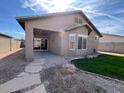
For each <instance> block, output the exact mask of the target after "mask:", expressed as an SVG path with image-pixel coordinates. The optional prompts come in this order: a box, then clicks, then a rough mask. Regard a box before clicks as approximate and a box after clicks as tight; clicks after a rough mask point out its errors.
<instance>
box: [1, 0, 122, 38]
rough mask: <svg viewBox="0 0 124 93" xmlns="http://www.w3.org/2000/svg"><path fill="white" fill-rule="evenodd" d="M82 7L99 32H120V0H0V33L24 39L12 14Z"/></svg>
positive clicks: (24, 14)
mask: <svg viewBox="0 0 124 93" xmlns="http://www.w3.org/2000/svg"><path fill="white" fill-rule="evenodd" d="M72 10H82V11H83V12H84V13H85V15H86V16H87V17H88V18H89V19H90V20H91V22H92V23H93V24H94V25H95V26H96V28H97V29H98V30H99V31H100V32H103V33H110V34H118V35H124V0H2V1H1V2H0V11H1V13H0V32H1V33H5V34H8V35H11V36H13V37H15V38H24V35H25V32H24V30H23V29H22V27H21V26H20V25H19V24H18V22H17V21H16V19H15V17H16V16H28V15H35V14H44V13H53V12H63V11H72Z"/></svg>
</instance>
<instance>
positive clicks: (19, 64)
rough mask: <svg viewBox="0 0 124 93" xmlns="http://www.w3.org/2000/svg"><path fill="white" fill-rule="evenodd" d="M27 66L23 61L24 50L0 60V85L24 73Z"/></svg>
mask: <svg viewBox="0 0 124 93" xmlns="http://www.w3.org/2000/svg"><path fill="white" fill-rule="evenodd" d="M27 64H29V62H26V61H25V59H24V50H20V51H18V52H16V53H14V54H11V55H9V56H7V57H5V58H3V59H1V60H0V84H2V83H4V82H6V81H8V80H10V79H13V78H14V77H16V75H18V74H19V73H20V72H22V71H24V68H25V66H26V65H27Z"/></svg>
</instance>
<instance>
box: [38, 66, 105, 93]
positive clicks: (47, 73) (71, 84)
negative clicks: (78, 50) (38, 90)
mask: <svg viewBox="0 0 124 93" xmlns="http://www.w3.org/2000/svg"><path fill="white" fill-rule="evenodd" d="M75 74H76V73H75ZM40 75H41V81H42V82H45V83H44V85H45V88H46V90H47V92H49V93H106V91H105V90H104V89H102V88H101V87H99V86H97V85H95V84H93V83H90V82H86V80H85V81H84V80H80V79H78V78H77V77H75V75H74V74H71V75H70V74H64V73H62V69H61V67H52V68H49V69H46V70H43V71H41V72H40Z"/></svg>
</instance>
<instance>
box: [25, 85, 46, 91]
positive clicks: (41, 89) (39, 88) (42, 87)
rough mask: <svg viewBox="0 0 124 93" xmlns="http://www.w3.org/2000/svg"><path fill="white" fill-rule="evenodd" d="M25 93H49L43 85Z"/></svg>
mask: <svg viewBox="0 0 124 93" xmlns="http://www.w3.org/2000/svg"><path fill="white" fill-rule="evenodd" d="M25 93H47V92H46V90H45V87H44V85H43V84H42V85H40V86H38V87H36V88H34V89H32V90H30V91H27V92H25Z"/></svg>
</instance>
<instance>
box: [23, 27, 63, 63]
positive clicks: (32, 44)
mask: <svg viewBox="0 0 124 93" xmlns="http://www.w3.org/2000/svg"><path fill="white" fill-rule="evenodd" d="M26 32H27V33H26V35H27V36H26V39H25V40H26V41H25V42H26V43H25V44H26V47H25V56H26V59H27V61H32V60H33V59H35V57H36V56H35V54H34V53H36V52H37V53H38V52H39V53H43V52H42V51H44V53H45V52H48V51H49V52H51V53H54V54H59V55H60V51H61V49H60V48H61V47H60V46H61V34H60V33H61V32H58V31H52V30H46V29H38V28H34V29H33V31H31V30H30V31H26ZM39 53H38V54H39Z"/></svg>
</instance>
